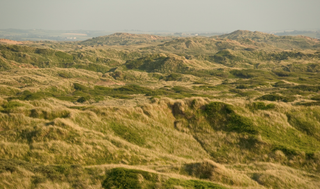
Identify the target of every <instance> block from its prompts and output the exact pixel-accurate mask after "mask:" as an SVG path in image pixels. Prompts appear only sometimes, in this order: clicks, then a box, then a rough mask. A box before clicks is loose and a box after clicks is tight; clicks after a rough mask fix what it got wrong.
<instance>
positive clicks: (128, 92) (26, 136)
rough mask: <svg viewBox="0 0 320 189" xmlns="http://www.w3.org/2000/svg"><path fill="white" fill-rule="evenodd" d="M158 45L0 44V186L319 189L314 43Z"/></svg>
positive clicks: (235, 40)
mask: <svg viewBox="0 0 320 189" xmlns="http://www.w3.org/2000/svg"><path fill="white" fill-rule="evenodd" d="M240 36H242V37H240ZM152 37H155V36H149V35H131V34H130V35H129V34H114V35H111V36H107V37H101V38H95V39H92V40H90V41H89V42H88V41H85V42H82V43H81V45H80V44H79V43H77V42H74V43H55V42H43V43H42V42H41V43H40V42H36V43H30V44H22V45H9V44H5V45H0V73H1V74H0V146H1V148H0V186H1V188H308V189H309V188H315V189H316V188H319V187H320V174H319V171H320V134H319V133H320V117H319V115H320V96H319V92H320V85H319V82H320V74H319V72H320V66H319V63H320V51H319V50H320V49H319V48H317V47H315V46H314V45H313V44H316V43H318V42H317V41H316V40H310V39H304V40H306V41H307V43H308V44H309V43H310V46H305V42H306V41H305V42H303V44H302V43H300V42H301V41H300V40H301V39H300V38H290V39H289V38H288V37H284V38H282V37H277V36H273V35H269V34H263V33H260V32H248V31H236V32H234V33H231V34H228V35H223V36H219V37H217V38H215V37H207V38H206V37H194V38H173V39H170V38H169V37H168V38H165V39H164V38H162V37H155V38H156V39H154V38H152ZM102 38H104V39H103V42H102V41H100V39H101V40H102ZM120 38H123V39H124V40H123V41H121V40H120ZM227 38H228V39H227ZM254 38H255V39H254ZM95 40H96V41H95ZM125 40H127V42H125V43H124V41H125ZM250 40H252V41H251V42H252V43H251V42H250V43H249V41H250ZM259 40H260V41H259ZM141 41H143V43H144V44H147V45H142V46H141V44H142V42H141ZM310 41H312V42H310ZM100 42H101V43H103V46H101V45H100V46H98V43H100ZM149 42H150V43H149ZM121 45H125V46H123V47H122V46H121ZM312 45H313V46H312ZM92 46H93V47H92ZM298 47H299V48H298ZM292 48H293V50H288V49H292Z"/></svg>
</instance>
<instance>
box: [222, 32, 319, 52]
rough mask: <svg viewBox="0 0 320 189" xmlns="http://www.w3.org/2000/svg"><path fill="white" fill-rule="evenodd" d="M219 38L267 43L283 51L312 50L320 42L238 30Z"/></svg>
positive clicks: (308, 38) (298, 37)
mask: <svg viewBox="0 0 320 189" xmlns="http://www.w3.org/2000/svg"><path fill="white" fill-rule="evenodd" d="M217 38H222V39H231V40H236V41H239V42H242V43H251V44H252V43H256V42H257V43H266V44H268V45H272V46H274V47H278V48H282V49H292V48H298V49H310V48H317V47H318V46H319V42H320V41H319V40H318V39H315V38H310V37H305V36H277V35H273V34H267V33H262V32H258V31H255V32H252V31H247V30H237V31H234V32H232V33H229V34H224V35H220V36H217Z"/></svg>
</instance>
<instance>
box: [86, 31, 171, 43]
mask: <svg viewBox="0 0 320 189" xmlns="http://www.w3.org/2000/svg"><path fill="white" fill-rule="evenodd" d="M169 39H172V37H162V36H156V35H149V34H130V33H114V34H111V35H106V36H101V37H94V38H92V39H88V40H86V41H83V42H80V44H83V45H139V44H144V43H146V44H149V43H152V42H164V41H167V40H169Z"/></svg>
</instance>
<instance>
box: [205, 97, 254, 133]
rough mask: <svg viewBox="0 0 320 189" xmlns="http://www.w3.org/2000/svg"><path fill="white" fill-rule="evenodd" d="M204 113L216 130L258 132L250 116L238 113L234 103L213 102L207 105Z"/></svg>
mask: <svg viewBox="0 0 320 189" xmlns="http://www.w3.org/2000/svg"><path fill="white" fill-rule="evenodd" d="M204 113H205V115H206V118H207V120H208V121H209V123H210V125H211V126H212V127H213V128H214V129H216V130H224V131H228V132H238V133H249V134H257V133H258V131H257V130H256V128H255V126H254V124H253V123H252V121H251V120H250V119H249V118H246V117H244V116H241V115H238V114H237V113H236V112H235V111H234V108H233V106H232V105H229V104H225V103H222V102H211V103H209V104H207V105H206V106H205V109H204Z"/></svg>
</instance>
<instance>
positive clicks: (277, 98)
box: [257, 94, 296, 102]
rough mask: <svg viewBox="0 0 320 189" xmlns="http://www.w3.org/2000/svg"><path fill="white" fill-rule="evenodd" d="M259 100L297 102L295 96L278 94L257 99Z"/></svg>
mask: <svg viewBox="0 0 320 189" xmlns="http://www.w3.org/2000/svg"><path fill="white" fill-rule="evenodd" d="M257 100H267V101H282V102H293V101H295V100H296V97H294V96H280V95H277V94H268V95H263V96H261V97H259V98H257Z"/></svg>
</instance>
